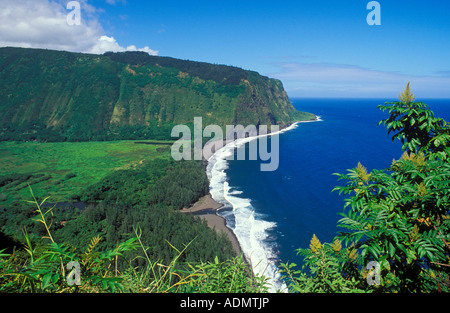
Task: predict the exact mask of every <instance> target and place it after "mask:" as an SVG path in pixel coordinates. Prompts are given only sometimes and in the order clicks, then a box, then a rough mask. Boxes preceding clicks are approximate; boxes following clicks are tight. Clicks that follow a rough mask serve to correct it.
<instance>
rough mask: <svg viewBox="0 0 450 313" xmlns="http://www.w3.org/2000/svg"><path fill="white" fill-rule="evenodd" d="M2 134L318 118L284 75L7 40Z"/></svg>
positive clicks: (103, 136) (135, 133) (102, 133)
mask: <svg viewBox="0 0 450 313" xmlns="http://www.w3.org/2000/svg"><path fill="white" fill-rule="evenodd" d="M0 84H1V86H2V88H1V89H0V140H35V139H36V140H43V141H86V140H117V139H170V131H171V129H172V127H173V126H174V125H176V124H187V125H189V124H192V123H193V119H194V117H196V116H201V117H202V118H203V125H208V124H217V125H220V126H225V125H237V124H242V125H250V124H254V125H259V124H266V125H269V124H270V125H274V124H278V125H279V126H280V127H285V126H287V125H290V124H292V123H293V122H295V121H297V120H301V119H311V118H313V116H312V115H310V114H305V113H302V112H299V111H296V110H295V109H294V107H293V106H292V104H291V102H290V101H289V98H288V97H287V94H286V92H285V91H284V89H283V86H282V83H281V82H280V81H279V80H275V79H269V78H268V77H264V76H261V75H259V74H258V73H256V72H251V71H245V70H243V69H240V68H236V67H231V66H224V65H214V64H208V63H201V62H193V61H185V60H179V59H174V58H168V57H157V56H150V55H148V54H147V53H143V52H125V53H106V54H104V55H90V54H81V53H71V52H62V51H52V50H41V49H24V48H10V47H7V48H0Z"/></svg>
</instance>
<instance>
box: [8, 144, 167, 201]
mask: <svg viewBox="0 0 450 313" xmlns="http://www.w3.org/2000/svg"><path fill="white" fill-rule="evenodd" d="M137 143H138V144H137ZM171 144H172V142H171V141H157V142H155V141H109V142H76V143H75V142H60V143H48V142H47V143H38V142H0V207H7V206H9V205H10V204H12V203H13V202H17V201H24V200H28V199H29V191H28V185H30V186H32V187H33V191H34V193H35V195H36V196H37V197H40V198H44V197H45V196H50V197H51V199H52V201H54V202H70V201H78V200H77V198H78V197H79V195H80V193H81V192H82V190H84V189H86V188H87V187H88V186H90V185H92V184H95V183H97V182H99V181H100V180H101V179H103V178H104V177H105V176H107V175H108V174H110V173H112V172H114V171H116V170H118V169H130V168H134V167H135V166H136V165H138V164H139V163H140V162H144V161H145V160H147V161H150V160H153V159H156V158H163V159H164V158H165V159H168V158H170V145H171Z"/></svg>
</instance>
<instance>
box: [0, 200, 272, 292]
mask: <svg viewBox="0 0 450 313" xmlns="http://www.w3.org/2000/svg"><path fill="white" fill-rule="evenodd" d="M32 202H33V204H35V205H36V208H37V210H36V211H35V213H37V216H38V218H37V219H36V221H38V222H40V223H41V224H42V225H43V226H44V228H45V231H46V236H45V238H42V239H41V240H40V241H39V242H38V245H37V246H35V245H33V243H32V241H31V240H30V238H29V236H28V233H27V232H26V230H25V231H24V237H25V241H26V243H25V244H24V246H23V250H19V251H17V250H15V251H14V252H13V253H12V254H9V253H5V251H4V250H1V251H0V292H3V293H5V292H6V293H12V292H14V293H16V292H21V293H27V292H32V293H36V292H38V293H47V292H52V293H93V292H95V293H100V292H108V293H115V292H133V293H149V292H158V293H161V292H223V291H225V289H226V290H228V291H240V292H263V291H266V288H265V286H264V278H263V277H252V276H251V274H249V273H251V269H250V268H249V266H248V264H246V263H244V262H243V261H242V258H230V259H228V260H227V261H225V262H223V263H221V262H219V260H218V258H217V257H216V258H215V260H214V263H211V262H207V263H199V264H195V263H186V264H183V263H181V262H180V260H181V256H182V255H183V253H184V252H185V251H186V250H187V249H189V246H190V244H191V243H192V242H191V243H189V244H187V245H185V246H184V248H183V250H181V251H180V250H178V249H177V248H176V247H175V246H173V245H172V244H170V243H169V245H170V246H171V248H172V249H173V250H174V251H176V254H175V256H174V257H173V259H172V260H171V261H170V262H168V263H166V264H167V265H164V263H161V262H160V260H158V259H154V258H151V254H150V253H148V251H149V249H150V248H149V247H148V246H145V245H144V244H143V242H142V230H141V229H140V228H138V229H136V228H134V229H133V231H134V236H132V237H131V238H130V239H128V240H126V241H125V242H122V243H120V244H116V246H115V247H114V248H113V249H109V250H106V251H99V250H98V246H99V243H100V242H101V240H102V238H101V237H100V236H98V235H97V236H95V237H93V238H92V239H91V240H90V242H89V245H88V246H87V248H86V249H84V252H80V250H79V249H76V248H74V247H73V246H71V245H70V244H67V243H64V244H60V243H58V242H56V241H54V239H53V237H54V236H53V235H52V233H51V231H50V228H51V226H52V223H51V219H52V218H51V217H50V216H51V215H52V210H53V208H50V209H48V210H46V211H45V210H44V209H43V208H42V205H43V204H44V202H45V200H44V201H42V202H38V200H36V198H33V201H32ZM139 248H140V250H141V252H142V254H141V255H140V256H139V255H138V256H135V255H130V254H129V253H130V252H133V251H136V250H139ZM119 258H120V259H124V261H125V263H126V264H128V266H127V267H126V268H125V269H124V270H123V271H122V270H120V269H119V266H118V260H119ZM136 258H139V259H143V260H144V261H145V262H146V265H145V266H144V267H136V266H135V265H133V263H134V260H135V259H136ZM73 262H76V264H77V265H79V269H78V270H79V272H78V273H76V272H74V269H73V268H72V267H71V266H70V265H71V264H73ZM71 269H72V271H70V270H71ZM75 270H76V268H75ZM77 274H79V280H77V279H74V280H73V281H72V282H71V283H69V279H71V278H73V277H75V278H76V277H77Z"/></svg>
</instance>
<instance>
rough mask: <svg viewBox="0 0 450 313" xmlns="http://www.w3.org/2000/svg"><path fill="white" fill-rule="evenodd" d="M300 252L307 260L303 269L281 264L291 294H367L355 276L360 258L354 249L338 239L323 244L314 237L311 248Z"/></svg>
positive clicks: (281, 270) (299, 250)
mask: <svg viewBox="0 0 450 313" xmlns="http://www.w3.org/2000/svg"><path fill="white" fill-rule="evenodd" d="M297 252H298V254H299V255H302V256H303V258H304V260H305V263H304V265H303V267H302V269H301V270H299V269H296V267H297V264H295V263H282V264H281V269H280V273H281V275H282V279H283V280H284V281H285V282H286V284H287V287H288V290H289V291H290V292H301V293H338V292H345V293H349V292H364V289H362V288H361V283H360V281H359V279H358V278H357V275H356V274H357V273H358V271H357V258H358V255H357V253H356V249H355V248H354V247H350V248H344V249H343V248H342V244H341V242H340V241H339V240H338V239H336V240H335V241H334V242H333V243H331V244H330V243H324V244H322V243H321V242H320V241H319V239H318V238H317V237H316V235H314V236H313V238H312V239H311V244H310V249H298V250H297Z"/></svg>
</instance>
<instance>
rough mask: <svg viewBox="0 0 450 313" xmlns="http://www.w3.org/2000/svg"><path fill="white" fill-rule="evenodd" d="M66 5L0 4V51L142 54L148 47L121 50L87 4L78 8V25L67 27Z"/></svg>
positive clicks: (43, 1)
mask: <svg viewBox="0 0 450 313" xmlns="http://www.w3.org/2000/svg"><path fill="white" fill-rule="evenodd" d="M66 2H67V1H65V2H64V1H61V2H57V1H49V0H14V1H10V0H0V8H1V9H0V47H5V46H14V47H25V48H46V49H54V50H66V51H73V52H86V53H96V54H102V53H104V52H107V51H114V52H122V51H145V52H147V53H149V54H151V55H157V54H158V51H155V50H152V49H150V48H149V47H147V46H146V47H144V48H139V49H138V48H136V47H135V46H129V47H123V46H121V45H120V44H119V43H118V42H117V41H116V40H115V39H114V38H113V37H108V36H107V35H106V34H105V31H104V30H103V28H102V26H101V25H100V23H99V22H98V20H97V18H96V14H97V13H98V12H99V10H97V9H96V8H94V7H93V6H91V5H89V4H87V2H86V0H82V1H79V2H80V4H81V18H82V19H81V24H80V25H73V26H70V25H69V24H68V23H67V14H68V13H69V12H70V10H67V9H66Z"/></svg>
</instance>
